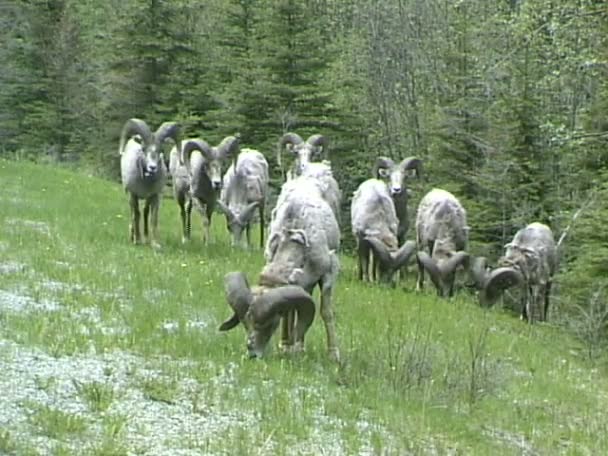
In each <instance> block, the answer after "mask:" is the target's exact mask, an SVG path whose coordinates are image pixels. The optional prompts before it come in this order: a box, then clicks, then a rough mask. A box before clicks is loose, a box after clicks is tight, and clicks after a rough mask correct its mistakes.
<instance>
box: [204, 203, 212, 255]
mask: <svg viewBox="0 0 608 456" xmlns="http://www.w3.org/2000/svg"><path fill="white" fill-rule="evenodd" d="M212 216H213V205H211V204H207V205H206V207H205V217H204V218H203V227H204V230H205V239H204V241H203V242H204V244H205V245H208V244H209V241H210V230H211V217H212Z"/></svg>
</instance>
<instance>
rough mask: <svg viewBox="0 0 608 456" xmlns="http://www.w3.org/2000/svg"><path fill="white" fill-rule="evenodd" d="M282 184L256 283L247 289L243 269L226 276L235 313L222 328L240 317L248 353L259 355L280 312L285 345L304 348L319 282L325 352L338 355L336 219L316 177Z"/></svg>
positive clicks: (232, 324)
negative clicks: (284, 193) (334, 298)
mask: <svg viewBox="0 0 608 456" xmlns="http://www.w3.org/2000/svg"><path fill="white" fill-rule="evenodd" d="M285 186H288V187H287V188H288V190H289V194H288V195H287V196H283V197H280V198H279V199H281V200H282V202H281V204H280V206H279V207H278V209H277V213H276V217H275V219H274V220H273V222H272V224H271V228H270V234H269V238H268V241H267V243H266V265H265V266H264V268H263V270H262V273H261V274H260V277H259V282H258V283H259V285H258V287H254V288H249V285H248V284H247V281H246V280H245V278H244V276H243V274H241V273H231V274H228V275H227V276H226V279H225V284H226V296H227V300H228V304H229V305H230V306H231V307H232V309H233V311H234V314H233V316H232V317H231V318H230V319H228V320H227V321H225V322H224V323H223V324H222V325H221V326H220V330H222V331H226V330H229V329H232V328H233V327H235V326H236V325H237V324H238V323H239V322H242V323H243V324H244V326H245V328H246V330H247V332H248V335H249V337H248V343H247V349H248V351H249V355H250V356H251V357H259V356H262V354H263V352H264V349H265V347H266V345H267V343H268V341H269V340H270V337H271V336H272V334H273V332H274V331H275V330H276V328H277V327H278V323H279V319H280V317H283V326H282V328H283V329H282V337H281V340H282V345H283V347H285V348H289V347H293V348H294V349H295V350H299V349H302V348H303V343H304V335H305V333H306V330H307V329H308V327H309V326H310V324H311V322H312V319H313V316H314V301H313V299H312V297H311V293H312V291H313V289H314V288H315V286H317V285H318V286H319V288H320V290H321V305H320V310H321V317H322V318H323V321H324V323H325V330H326V333H327V347H328V351H329V354H330V356H331V357H332V358H333V359H335V360H338V359H339V351H338V345H337V339H336V330H335V322H334V313H333V310H332V289H333V286H334V284H335V282H336V279H337V276H338V270H339V262H338V256H337V254H336V250H337V248H338V246H339V244H340V230H339V227H338V223H337V221H336V219H335V217H334V214H333V212H332V210H331V208H330V207H329V205H328V204H327V202H326V201H325V200H324V199H323V197H322V196H321V192H320V190H319V188H318V182H317V181H316V180H315V179H312V178H309V177H300V178H297V179H294V180H292V181H290V182H288V183H287V184H285V185H284V189H285Z"/></svg>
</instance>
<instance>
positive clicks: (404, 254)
mask: <svg viewBox="0 0 608 456" xmlns="http://www.w3.org/2000/svg"><path fill="white" fill-rule="evenodd" d="M415 251H416V242H415V241H412V240H410V241H407V242H405V243H404V244H403V245H402V246H401V247H400V248H399V250H397V251H396V252H393V253H391V257H392V258H393V264H394V267H395V269H399V268H400V267H402V266H404V265H406V264H407V262H408V261H409V260H410V258H411V257H412V254H413V253H414V252H415Z"/></svg>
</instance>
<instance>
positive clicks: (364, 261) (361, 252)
mask: <svg viewBox="0 0 608 456" xmlns="http://www.w3.org/2000/svg"><path fill="white" fill-rule="evenodd" d="M369 254H370V249H369V245H368V244H367V242H365V241H359V242H358V243H357V256H358V259H359V271H358V274H359V280H362V281H368V280H369Z"/></svg>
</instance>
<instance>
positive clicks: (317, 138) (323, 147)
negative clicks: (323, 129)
mask: <svg viewBox="0 0 608 456" xmlns="http://www.w3.org/2000/svg"><path fill="white" fill-rule="evenodd" d="M327 144H328V141H327V138H326V137H325V136H323V135H320V134H315V135H311V136H309V138H308V139H307V140H306V141H304V140H303V139H302V137H301V136H300V135H298V134H297V133H293V132H289V133H285V134H284V135H283V136H282V137H281V139H280V140H279V145H278V152H277V163H278V164H279V166H281V165H282V153H283V149H287V150H288V151H289V152H290V154H291V155H293V157H294V161H293V165H292V167H291V169H290V170H288V172H287V180H289V179H292V178H295V177H297V176H300V175H302V173H303V172H304V170H305V169H306V168H307V167H308V165H309V164H311V163H317V162H321V161H322V160H323V159H324V158H326V157H324V155H326V154H327Z"/></svg>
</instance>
